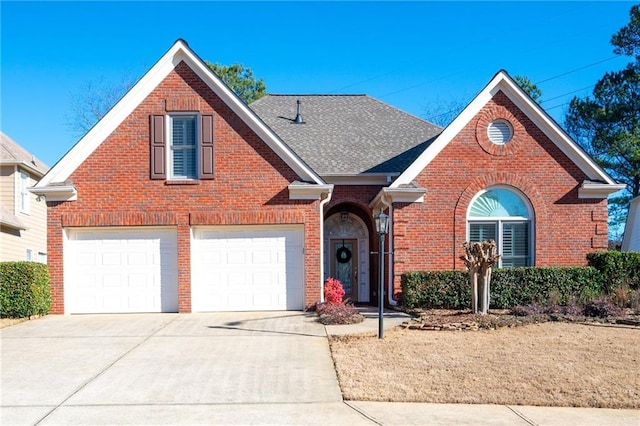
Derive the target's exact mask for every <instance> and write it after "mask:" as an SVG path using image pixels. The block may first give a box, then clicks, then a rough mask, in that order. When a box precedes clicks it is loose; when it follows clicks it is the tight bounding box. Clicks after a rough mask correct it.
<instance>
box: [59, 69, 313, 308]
mask: <svg viewBox="0 0 640 426" xmlns="http://www.w3.org/2000/svg"><path fill="white" fill-rule="evenodd" d="M165 106H166V107H167V108H169V109H172V108H183V107H185V106H186V107H187V108H188V109H190V110H196V111H198V112H200V113H201V114H212V115H213V116H214V144H215V148H214V149H215V158H214V161H215V179H214V180H201V181H198V182H197V184H194V185H184V184H182V185H175V184H173V185H172V184H167V182H165V181H163V180H150V179H149V173H150V170H149V161H150V159H149V116H150V115H151V114H163V113H165ZM296 179H297V175H296V173H295V172H293V171H292V170H291V169H290V168H289V167H288V166H287V165H286V164H285V163H284V162H283V161H282V160H281V159H280V158H279V157H278V155H277V154H276V153H274V152H273V151H272V150H271V149H270V148H269V147H268V146H267V145H266V144H265V143H264V142H263V141H262V140H261V139H260V138H259V137H258V136H257V135H255V134H254V133H253V132H252V131H251V130H250V129H249V128H248V126H246V125H245V124H244V122H243V121H242V120H241V119H240V118H239V117H237V116H236V115H235V114H234V113H233V112H232V111H231V110H230V109H229V108H228V107H227V106H226V105H225V104H224V103H223V102H222V101H221V99H220V98H218V97H217V96H216V95H215V94H214V93H213V92H212V91H211V90H210V89H209V88H208V87H207V86H206V84H205V83H204V82H203V81H202V80H200V79H199V77H197V75H195V73H193V72H192V71H191V69H190V68H189V67H188V66H186V65H185V64H184V63H181V64H179V65H178V66H177V67H176V69H175V70H174V71H173V72H171V74H170V75H169V76H168V77H167V78H166V79H165V81H163V82H162V83H161V84H160V85H159V86H158V87H157V88H156V89H155V90H154V91H153V92H152V93H151V94H150V95H149V96H148V97H147V99H145V100H144V101H143V102H142V103H141V104H140V105H139V106H138V107H137V108H136V109H135V111H134V112H133V113H132V114H131V115H130V116H129V117H128V118H127V119H126V120H125V121H124V122H123V123H122V124H121V125H120V126H118V128H117V129H116V130H115V131H114V132H113V133H112V134H111V135H109V137H108V138H107V139H106V140H105V141H104V142H103V143H102V144H101V145H100V146H99V147H98V148H97V149H96V150H95V151H94V152H93V153H92V154H91V155H90V156H89V158H87V160H86V161H84V162H83V163H82V164H81V165H80V167H78V169H77V170H76V171H75V172H74V173H73V174H72V176H71V180H72V182H73V184H74V185H75V187H76V188H77V190H78V200H77V201H72V202H64V203H49V209H48V225H49V228H48V238H49V239H48V241H49V247H48V257H49V265H50V273H51V286H52V290H51V293H52V297H53V309H52V312H53V313H63V312H64V305H63V273H64V271H63V261H62V241H63V238H62V229H63V228H64V227H73V226H77V227H80V226H128V225H131V226H133V225H138V226H139V225H143V226H147V225H148V226H152V225H155V226H159V225H167V226H174V227H177V230H178V254H179V259H178V265H179V273H178V288H179V310H180V312H189V311H190V310H191V296H190V295H191V284H190V276H191V271H190V263H191V262H190V241H189V238H190V226H191V225H194V224H199V225H223V224H276V223H278V224H285V223H286V224H305V227H304V232H305V240H306V247H305V304H306V305H311V304H313V303H315V302H317V301H318V300H319V299H320V286H319V285H320V281H321V277H320V264H319V259H320V252H319V246H320V240H319V238H320V236H319V235H318V230H319V226H318V220H319V213H318V208H317V204H318V202H317V201H291V200H289V192H288V189H287V186H288V184H289V183H291V182H292V181H294V180H296Z"/></svg>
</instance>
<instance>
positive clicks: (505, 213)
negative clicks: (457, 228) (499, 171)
mask: <svg viewBox="0 0 640 426" xmlns="http://www.w3.org/2000/svg"><path fill="white" fill-rule="evenodd" d="M532 217H533V214H532V213H531V208H530V207H529V205H528V203H527V202H526V201H525V200H524V199H523V198H522V197H521V196H520V195H519V194H517V193H516V192H515V191H513V190H511V189H508V188H504V187H494V188H491V189H487V190H484V191H482V192H481V193H480V194H478V195H477V196H476V198H475V200H474V201H473V202H472V203H471V207H470V208H469V214H468V217H467V223H468V237H469V238H468V240H469V241H471V242H476V241H485V240H494V241H495V242H496V244H497V247H498V252H499V254H500V255H501V257H500V261H499V266H500V267H504V268H507V267H516V266H531V265H533V258H532V255H531V253H532V246H533V244H532V240H531V235H532V226H533V221H532Z"/></svg>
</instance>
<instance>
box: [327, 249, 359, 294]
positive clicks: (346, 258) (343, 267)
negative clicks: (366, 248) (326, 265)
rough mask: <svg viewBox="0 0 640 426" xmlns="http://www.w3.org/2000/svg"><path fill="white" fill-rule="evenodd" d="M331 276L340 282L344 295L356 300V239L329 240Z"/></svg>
mask: <svg viewBox="0 0 640 426" xmlns="http://www.w3.org/2000/svg"><path fill="white" fill-rule="evenodd" d="M331 253H332V256H331V276H332V277H333V278H335V279H337V280H339V281H340V282H341V283H342V287H343V288H344V297H345V299H349V300H350V301H351V302H357V301H358V240H355V239H347V240H343V239H339V240H331Z"/></svg>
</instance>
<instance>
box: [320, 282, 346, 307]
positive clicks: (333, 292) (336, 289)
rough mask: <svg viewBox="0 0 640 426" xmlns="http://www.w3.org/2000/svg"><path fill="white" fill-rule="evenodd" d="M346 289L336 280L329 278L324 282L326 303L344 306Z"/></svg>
mask: <svg viewBox="0 0 640 426" xmlns="http://www.w3.org/2000/svg"><path fill="white" fill-rule="evenodd" d="M343 298H344V288H342V283H341V282H340V281H339V280H337V279H335V278H327V280H326V281H325V282H324V302H325V303H338V304H344V301H343Z"/></svg>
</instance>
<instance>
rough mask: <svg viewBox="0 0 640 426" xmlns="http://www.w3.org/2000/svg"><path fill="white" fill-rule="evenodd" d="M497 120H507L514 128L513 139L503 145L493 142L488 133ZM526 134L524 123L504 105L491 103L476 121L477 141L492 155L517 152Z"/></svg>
mask: <svg viewBox="0 0 640 426" xmlns="http://www.w3.org/2000/svg"><path fill="white" fill-rule="evenodd" d="M496 120H505V121H507V122H508V123H509V124H510V125H511V128H512V129H513V136H512V137H511V140H510V141H509V142H507V143H505V144H503V145H498V144H495V143H493V142H491V140H490V139H489V135H488V134H487V129H488V128H489V124H491V123H492V122H494V121H496ZM525 135H526V130H525V128H524V126H523V125H522V123H521V122H520V121H519V120H518V119H517V117H516V116H515V115H513V114H512V113H511V111H509V110H508V109H507V108H506V107H504V106H502V105H491V106H489V107H487V108H485V109H484V110H483V111H482V112H481V113H480V114H479V116H478V121H477V122H476V141H477V142H478V144H479V145H480V146H481V147H482V149H483V150H484V151H485V152H487V153H489V154H491V155H496V156H506V155H511V154H514V153H516V152H517V151H518V150H519V149H520V147H521V146H522V144H523V139H524V137H525Z"/></svg>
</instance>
